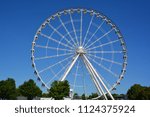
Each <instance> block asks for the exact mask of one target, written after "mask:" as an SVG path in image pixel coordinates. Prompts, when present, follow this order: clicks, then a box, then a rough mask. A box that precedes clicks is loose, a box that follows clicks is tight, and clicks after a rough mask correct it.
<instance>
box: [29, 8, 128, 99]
mask: <svg viewBox="0 0 150 117" xmlns="http://www.w3.org/2000/svg"><path fill="white" fill-rule="evenodd" d="M31 51H32V57H31V59H32V66H33V68H34V70H35V71H34V73H35V75H36V76H37V78H38V80H39V81H41V82H42V86H44V87H46V88H47V89H49V88H50V86H51V83H52V82H53V81H54V80H60V81H64V80H68V81H69V83H70V86H71V89H73V92H74V93H78V94H86V95H89V94H90V93H95V92H96V93H97V94H98V97H96V98H94V99H97V98H99V97H103V98H104V99H108V96H109V97H110V98H111V99H114V98H113V96H112V95H111V91H112V90H115V89H116V88H115V87H116V86H117V85H119V84H120V81H121V80H122V79H123V76H124V74H125V72H126V66H127V52H126V51H127V50H126V46H125V42H124V40H123V37H122V34H121V32H120V30H119V29H118V28H117V26H116V25H115V24H114V23H113V22H112V21H111V20H110V19H109V18H108V17H106V16H105V15H103V14H102V13H99V12H97V11H94V10H87V9H81V8H78V9H68V10H63V11H60V12H57V13H56V14H54V15H52V16H51V17H49V18H47V19H46V21H45V22H44V23H43V24H42V25H41V26H40V28H39V29H38V30H37V32H36V34H35V37H34V40H33V42H32V50H31ZM106 94H107V95H106Z"/></svg>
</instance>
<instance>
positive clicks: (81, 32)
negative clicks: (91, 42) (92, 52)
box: [80, 11, 83, 46]
mask: <svg viewBox="0 0 150 117" xmlns="http://www.w3.org/2000/svg"><path fill="white" fill-rule="evenodd" d="M82 17H83V13H82V11H81V19H80V23H81V24H80V46H81V44H82V20H83V18H82Z"/></svg>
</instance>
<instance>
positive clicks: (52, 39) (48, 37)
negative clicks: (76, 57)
mask: <svg viewBox="0 0 150 117" xmlns="http://www.w3.org/2000/svg"><path fill="white" fill-rule="evenodd" d="M40 35H41V36H43V37H45V38H47V39H49V40H51V41H54V42H56V43H58V44H61V45H63V46H65V47H68V48H70V49H73V47H71V46H68V45H67V44H65V43H62V42H60V41H58V40H56V39H54V38H52V37H50V36H48V35H45V34H43V33H40Z"/></svg>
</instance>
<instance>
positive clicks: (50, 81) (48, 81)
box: [46, 62, 71, 85]
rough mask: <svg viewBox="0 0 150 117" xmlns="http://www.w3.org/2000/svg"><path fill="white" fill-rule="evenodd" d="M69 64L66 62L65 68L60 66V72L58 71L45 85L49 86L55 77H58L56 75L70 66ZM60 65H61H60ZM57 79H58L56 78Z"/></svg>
mask: <svg viewBox="0 0 150 117" xmlns="http://www.w3.org/2000/svg"><path fill="white" fill-rule="evenodd" d="M70 63H71V62H68V63H67V64H66V65H65V66H64V65H62V69H61V70H60V71H58V72H57V73H56V74H55V75H54V76H53V77H52V78H51V79H50V80H49V81H48V82H47V83H46V85H48V84H50V83H51V82H52V81H53V80H54V79H55V78H56V77H58V75H59V74H60V73H61V72H62V71H63V70H65V69H66V67H67V66H68V65H69V64H70ZM60 64H61V63H60ZM58 78H59V77H58Z"/></svg>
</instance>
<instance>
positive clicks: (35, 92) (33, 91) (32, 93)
mask: <svg viewBox="0 0 150 117" xmlns="http://www.w3.org/2000/svg"><path fill="white" fill-rule="evenodd" d="M18 94H20V95H22V96H25V97H27V99H28V100H32V99H33V98H34V97H36V96H39V97H40V96H42V91H41V90H40V88H39V87H38V86H37V85H36V83H35V82H34V81H33V80H31V79H30V80H29V81H25V82H24V83H23V84H22V85H20V86H19V88H18Z"/></svg>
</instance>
